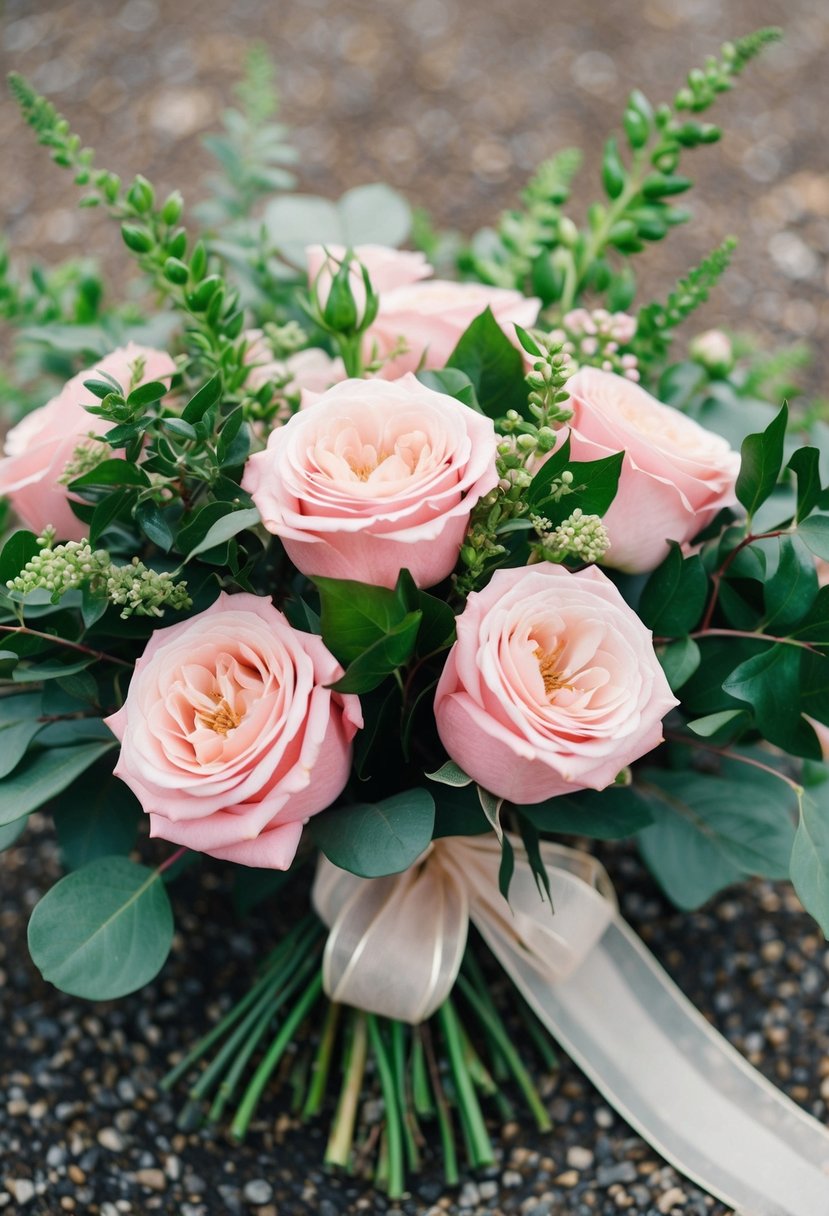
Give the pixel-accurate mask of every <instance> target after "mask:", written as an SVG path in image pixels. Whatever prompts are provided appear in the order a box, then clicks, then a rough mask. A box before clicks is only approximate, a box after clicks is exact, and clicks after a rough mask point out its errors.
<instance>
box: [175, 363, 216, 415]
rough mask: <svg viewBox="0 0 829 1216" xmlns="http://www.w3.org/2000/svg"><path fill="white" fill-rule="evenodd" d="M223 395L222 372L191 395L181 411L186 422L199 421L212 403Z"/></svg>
mask: <svg viewBox="0 0 829 1216" xmlns="http://www.w3.org/2000/svg"><path fill="white" fill-rule="evenodd" d="M221 396H222V377H221V373H220V372H216V375H215V376H211V378H210V379H209V380H208V381H207V383H206V384H203V385H202V387H201V388H200V389H199V391H198V392H197V393H196V394H195V396H193V397H191V398H190V400H189V401H188V402H187V404H186V405H185V407H184V409H183V410H182V411H181V416H182V418H183V419H184V421H185V422H191V423H192V422H198V421H199V419H200V418H201V417H202V415H203V414H205V413H207V411H208V410H209V409H210V407H211V405H215V404H216V402H217V401H219V400H220V399H221Z"/></svg>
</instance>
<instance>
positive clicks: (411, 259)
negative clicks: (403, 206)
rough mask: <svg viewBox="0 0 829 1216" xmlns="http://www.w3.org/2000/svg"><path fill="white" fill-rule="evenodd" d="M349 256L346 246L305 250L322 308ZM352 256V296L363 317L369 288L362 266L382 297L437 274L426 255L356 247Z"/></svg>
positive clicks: (381, 247)
mask: <svg viewBox="0 0 829 1216" xmlns="http://www.w3.org/2000/svg"><path fill="white" fill-rule="evenodd" d="M346 252H347V249H346V247H345V245H309V246H308V247H307V249H306V250H305V258H306V264H307V267H308V286H309V287H310V288H312V289H313V290H314V291H315V292H316V295H317V299H318V300H319V302H320V305H321V306H322V307H325V301H326V300H327V299H328V293H329V291H330V290H331V280H332V279H333V277H334V275H335V274H336V273H337V271H338V270H339V268H340V263H341V262H342V260H343V258H344V257H345V255H346ZM352 252H353V254H354V259H355V260H353V261H352V262H351V267H350V270H349V276H350V279H351V292H352V295H353V296H354V301H355V303H356V305H357V312H358V313H360V314H362V311H363V308H364V307H365V302H366V288H365V284H364V282H363V272H362V270H361V268H360V265H359V264H358V263H360V264H361V265H362V266H364V267H365V268H366V270H367V271H368V277H369V279H370V280H371V285H372V287H373V288H374V290H375V291H376V292H377V294H378V295H380V296H382V295H385V294H386V292H389V291H392V290H394V288H396V287H406V286H408V285H409V284H410V283H416V282H417V281H418V279H427V278H429V276H430V275H431V274H433V273H434V272H433V270H432V267H431V266H430V265H429V263H428V262H427V261H426V257H425V255H424V254H422V253H411V252H410V251H409V250H406V249H390V248H389V247H388V246H386V245H355V246H354V248H353V250H352Z"/></svg>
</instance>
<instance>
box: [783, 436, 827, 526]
mask: <svg viewBox="0 0 829 1216" xmlns="http://www.w3.org/2000/svg"><path fill="white" fill-rule="evenodd" d="M786 468H787V469H791V470H792V472H793V473H794V475H795V477H796V478H797V514H796V515H795V519H796V521H797V522H798V523H800V522H801V521H802V520H804V519H805V518H806V516H807V515H808V514H809V513H810V511H812V510H813V508H814V507H816V506H817V501H818V498H819V497H820V451H819V450H818V448H811V447H802V448H796V449H795V451H794V452H793V453H792V455H791V457H790V459H789V463H788V464H787V465H786Z"/></svg>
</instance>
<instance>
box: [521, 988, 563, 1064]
mask: <svg viewBox="0 0 829 1216" xmlns="http://www.w3.org/2000/svg"><path fill="white" fill-rule="evenodd" d="M518 1012H519V1013H520V1015H521V1020H522V1022H523V1023H524V1025H525V1026H526V1028H527V1033H528V1034H529V1036H530V1038H531V1039H532V1041H533V1044H534V1046H535V1049H536V1051H537V1052H538V1054H539V1055H540V1056H541V1058H542V1060H543V1061H544V1067H545V1068H546V1069H547V1071H548V1072H557V1071H558V1067H559V1062H558V1055H557V1053H556V1050H555V1048H554V1047H553V1045H552V1043H551V1042H550V1036H549V1034H548V1033H547V1031H546V1030H545V1029H544V1027H543V1026H542V1025H541V1023H540V1022H539V1020H538V1018H537V1017H536V1016H535V1014H534V1013H533V1011H532V1009H530V1007H529V1005H528V1004H527V1002H526V1001H525V1000H524V998H523V997H522V996H519V998H518Z"/></svg>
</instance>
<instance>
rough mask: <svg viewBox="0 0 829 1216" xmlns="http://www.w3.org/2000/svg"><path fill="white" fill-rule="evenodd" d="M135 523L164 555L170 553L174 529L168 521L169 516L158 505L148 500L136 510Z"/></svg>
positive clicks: (141, 503)
mask: <svg viewBox="0 0 829 1216" xmlns="http://www.w3.org/2000/svg"><path fill="white" fill-rule="evenodd" d="M135 522H136V523H137V524H138V526H139V528H140V529H141V531H142V532H143V533H144V535H145V536H146V537H147V539H148V540H150V541H152V543H153V544H154V545H157V546H158V547H159V549H161V551H162V552H163V553H169V552H170V549H171V548H172V546H173V539H174V538H173V529H172V528H171V527H170V524H169V523H168V521H167V516H166V515H165V513H164V512H163V511H162V509H161V507H159V505H158V503H155V502H153V500H152V499H151V498H147V499H145V500H144V502H140V503H139V504H138V506H137V507H136V508H135Z"/></svg>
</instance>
